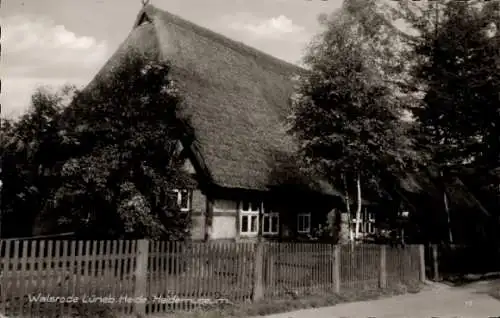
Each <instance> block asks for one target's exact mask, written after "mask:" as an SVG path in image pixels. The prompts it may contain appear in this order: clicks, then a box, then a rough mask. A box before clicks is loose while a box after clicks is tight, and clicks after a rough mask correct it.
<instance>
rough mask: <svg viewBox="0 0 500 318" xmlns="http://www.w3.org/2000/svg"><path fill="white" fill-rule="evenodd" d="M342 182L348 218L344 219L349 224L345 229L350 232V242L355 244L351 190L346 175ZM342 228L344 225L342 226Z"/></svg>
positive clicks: (343, 176) (343, 175)
mask: <svg viewBox="0 0 500 318" xmlns="http://www.w3.org/2000/svg"><path fill="white" fill-rule="evenodd" d="M342 181H343V182H344V191H345V204H346V212H347V218H344V220H343V221H344V222H347V226H345V225H344V226H343V228H344V229H347V231H348V237H349V241H350V242H353V241H354V239H353V236H352V231H351V199H350V198H349V188H348V187H347V180H346V176H345V174H342ZM341 228H342V224H341Z"/></svg>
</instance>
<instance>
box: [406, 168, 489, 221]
mask: <svg viewBox="0 0 500 318" xmlns="http://www.w3.org/2000/svg"><path fill="white" fill-rule="evenodd" d="M399 188H400V190H401V191H402V192H403V193H402V195H405V194H406V196H407V197H408V196H413V197H416V198H420V199H418V200H422V196H424V197H426V198H428V200H430V201H433V202H440V203H441V202H443V190H444V191H445V192H446V195H447V198H448V201H449V205H450V208H451V209H455V210H474V211H479V212H481V213H483V214H484V215H489V212H488V211H487V210H486V208H485V207H484V206H483V205H482V204H481V202H480V201H479V200H478V199H477V198H476V197H475V196H474V195H473V194H472V192H471V191H470V190H469V189H468V188H467V186H466V185H465V184H464V183H463V182H462V180H461V179H460V178H459V177H458V176H455V175H451V176H448V177H446V178H445V177H442V176H441V175H440V174H439V172H438V171H437V170H436V169H428V170H427V171H421V172H419V173H411V174H410V173H407V174H406V175H404V176H400V177H399ZM400 193H401V192H400ZM428 203H429V204H432V203H431V202H428Z"/></svg>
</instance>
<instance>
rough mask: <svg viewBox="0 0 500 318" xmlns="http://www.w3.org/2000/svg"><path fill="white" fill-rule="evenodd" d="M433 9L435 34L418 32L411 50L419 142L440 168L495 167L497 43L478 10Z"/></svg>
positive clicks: (464, 6) (462, 6) (457, 5)
mask: <svg viewBox="0 0 500 318" xmlns="http://www.w3.org/2000/svg"><path fill="white" fill-rule="evenodd" d="M442 11H443V12H442V14H439V12H440V11H438V10H437V9H436V16H437V17H436V18H437V19H439V20H440V22H439V23H436V27H435V29H434V30H423V32H422V35H421V40H420V41H419V42H418V43H417V45H416V47H415V53H416V54H417V57H418V59H419V64H418V65H417V66H416V67H415V69H414V76H415V80H416V81H417V82H418V83H419V84H420V86H422V87H423V88H424V92H425V95H424V96H425V97H424V98H423V101H422V107H419V108H416V109H415V110H414V115H415V117H416V120H417V121H418V123H419V124H420V128H421V136H422V137H423V139H422V144H423V143H425V144H427V145H428V146H429V147H431V150H432V153H433V154H434V158H433V159H434V162H435V163H437V164H438V165H439V166H440V167H444V166H460V165H462V164H463V163H464V162H471V161H474V162H475V163H480V164H487V165H490V167H491V168H494V167H498V164H499V159H500V156H499V155H500V152H499V150H500V148H499V147H498V146H499V140H498V131H497V128H496V127H497V126H498V124H500V121H499V119H500V118H499V113H498V106H499V95H498V90H499V88H500V76H499V75H498V67H497V63H496V61H498V56H499V55H498V43H497V41H495V40H494V39H492V38H491V36H490V35H489V34H488V32H487V30H486V26H487V25H488V24H489V22H491V19H490V17H489V15H485V14H484V12H482V11H481V9H480V8H476V7H475V6H472V5H471V4H470V3H467V2H449V3H447V4H446V5H445V7H444V9H443V10H442Z"/></svg>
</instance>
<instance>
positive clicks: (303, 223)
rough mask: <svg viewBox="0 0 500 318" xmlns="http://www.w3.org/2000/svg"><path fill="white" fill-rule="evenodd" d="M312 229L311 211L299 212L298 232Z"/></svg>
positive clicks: (306, 231) (307, 231)
mask: <svg viewBox="0 0 500 318" xmlns="http://www.w3.org/2000/svg"><path fill="white" fill-rule="evenodd" d="M310 231H311V213H299V214H298V215H297V232H298V233H309V232H310Z"/></svg>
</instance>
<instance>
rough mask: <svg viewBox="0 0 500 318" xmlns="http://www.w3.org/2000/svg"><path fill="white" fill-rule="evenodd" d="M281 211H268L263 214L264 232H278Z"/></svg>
mask: <svg viewBox="0 0 500 318" xmlns="http://www.w3.org/2000/svg"><path fill="white" fill-rule="evenodd" d="M279 220H280V219H279V213H277V212H268V213H264V214H263V215H262V234H278V232H279Z"/></svg>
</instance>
